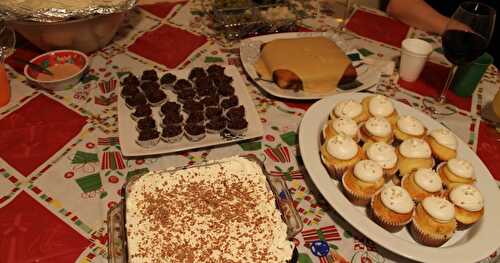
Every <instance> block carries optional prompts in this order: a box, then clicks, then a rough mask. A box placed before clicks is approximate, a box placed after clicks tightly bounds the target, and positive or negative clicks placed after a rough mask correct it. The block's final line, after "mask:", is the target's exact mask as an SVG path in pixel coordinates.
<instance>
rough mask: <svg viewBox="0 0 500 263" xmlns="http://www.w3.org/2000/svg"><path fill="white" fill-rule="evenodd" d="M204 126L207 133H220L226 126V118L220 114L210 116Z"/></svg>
mask: <svg viewBox="0 0 500 263" xmlns="http://www.w3.org/2000/svg"><path fill="white" fill-rule="evenodd" d="M206 127H207V132H208V133H220V132H222V131H223V130H224V129H225V128H226V119H225V118H224V117H220V116H219V117H216V118H212V119H210V120H209V121H208V123H207V125H206Z"/></svg>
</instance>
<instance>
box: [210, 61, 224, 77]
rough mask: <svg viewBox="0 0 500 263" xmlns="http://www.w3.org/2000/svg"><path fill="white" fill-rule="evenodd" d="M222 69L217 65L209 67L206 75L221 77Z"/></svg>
mask: <svg viewBox="0 0 500 263" xmlns="http://www.w3.org/2000/svg"><path fill="white" fill-rule="evenodd" d="M224 69H225V68H224V67H222V66H219V65H217V64H213V65H210V66H209V67H208V68H207V72H208V75H222V74H224Z"/></svg>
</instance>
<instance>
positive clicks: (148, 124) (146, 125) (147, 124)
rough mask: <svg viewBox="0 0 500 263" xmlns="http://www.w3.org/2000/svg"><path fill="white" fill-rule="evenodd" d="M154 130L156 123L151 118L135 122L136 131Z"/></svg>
mask: <svg viewBox="0 0 500 263" xmlns="http://www.w3.org/2000/svg"><path fill="white" fill-rule="evenodd" d="M154 128H156V121H155V120H154V119H153V118H152V117H151V116H148V117H145V118H142V119H140V120H139V121H137V131H139V132H140V131H142V130H150V129H154Z"/></svg>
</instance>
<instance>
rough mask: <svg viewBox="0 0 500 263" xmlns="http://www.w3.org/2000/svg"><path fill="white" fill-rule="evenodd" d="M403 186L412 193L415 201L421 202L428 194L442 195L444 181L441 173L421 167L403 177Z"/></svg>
mask: <svg viewBox="0 0 500 263" xmlns="http://www.w3.org/2000/svg"><path fill="white" fill-rule="evenodd" d="M401 187H403V188H404V189H406V191H408V193H410V196H411V198H413V200H414V201H416V202H420V201H422V200H424V199H425V198H426V197H428V196H432V195H434V196H440V195H441V194H442V192H443V183H442V181H441V178H440V177H439V175H438V174H437V173H436V172H435V171H434V170H432V169H431V168H420V169H418V170H414V171H413V172H411V173H410V174H409V175H407V176H405V177H403V180H402V181H401Z"/></svg>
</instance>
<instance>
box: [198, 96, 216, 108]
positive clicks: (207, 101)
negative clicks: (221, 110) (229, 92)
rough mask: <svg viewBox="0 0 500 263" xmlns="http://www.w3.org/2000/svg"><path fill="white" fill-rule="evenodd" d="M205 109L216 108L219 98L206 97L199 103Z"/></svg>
mask: <svg viewBox="0 0 500 263" xmlns="http://www.w3.org/2000/svg"><path fill="white" fill-rule="evenodd" d="M200 102H201V103H202V104H203V105H204V106H205V107H218V106H219V97H218V96H208V97H205V98H203V99H202V100H201V101H200Z"/></svg>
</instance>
